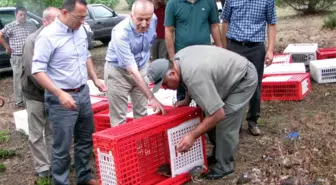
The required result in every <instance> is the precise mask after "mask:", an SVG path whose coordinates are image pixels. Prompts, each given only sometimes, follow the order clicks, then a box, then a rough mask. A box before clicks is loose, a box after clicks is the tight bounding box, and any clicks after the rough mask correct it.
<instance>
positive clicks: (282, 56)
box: [272, 53, 292, 64]
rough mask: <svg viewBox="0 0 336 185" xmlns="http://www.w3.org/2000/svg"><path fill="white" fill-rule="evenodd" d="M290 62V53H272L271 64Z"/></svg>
mask: <svg viewBox="0 0 336 185" xmlns="http://www.w3.org/2000/svg"><path fill="white" fill-rule="evenodd" d="M287 63H292V55H291V54H290V53H278V54H274V57H273V61H272V64H287Z"/></svg>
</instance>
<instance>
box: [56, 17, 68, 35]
mask: <svg viewBox="0 0 336 185" xmlns="http://www.w3.org/2000/svg"><path fill="white" fill-rule="evenodd" d="M58 17H59V16H57V17H56V18H55V21H54V22H55V23H56V24H58V25H59V27H60V28H61V29H62V31H64V32H65V33H71V32H72V31H73V30H72V29H71V28H69V27H68V26H67V25H65V24H64V23H62V22H61V21H60V20H59V19H58Z"/></svg>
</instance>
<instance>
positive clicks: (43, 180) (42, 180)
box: [36, 177, 51, 185]
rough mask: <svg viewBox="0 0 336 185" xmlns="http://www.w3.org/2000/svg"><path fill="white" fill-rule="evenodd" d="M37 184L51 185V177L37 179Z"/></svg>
mask: <svg viewBox="0 0 336 185" xmlns="http://www.w3.org/2000/svg"><path fill="white" fill-rule="evenodd" d="M36 185H51V178H49V177H42V178H39V179H38V180H37V181H36Z"/></svg>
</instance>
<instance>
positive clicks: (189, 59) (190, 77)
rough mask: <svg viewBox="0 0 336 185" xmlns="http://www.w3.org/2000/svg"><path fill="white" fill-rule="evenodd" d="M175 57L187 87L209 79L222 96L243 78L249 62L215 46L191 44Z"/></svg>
mask: <svg viewBox="0 0 336 185" xmlns="http://www.w3.org/2000/svg"><path fill="white" fill-rule="evenodd" d="M175 58H179V60H180V61H179V62H178V63H179V65H180V67H181V76H182V79H183V81H184V83H185V85H186V86H187V87H188V86H192V85H193V84H197V82H198V81H203V80H204V79H207V80H209V83H211V82H213V83H214V85H215V86H216V89H217V91H218V94H219V95H220V96H221V98H225V97H226V96H227V95H228V93H229V92H230V90H231V88H232V87H234V86H235V85H236V84H237V83H238V82H239V81H240V80H241V79H242V78H243V76H244V75H245V74H246V71H247V66H248V63H249V61H248V60H247V59H246V58H244V57H242V56H240V55H238V54H236V53H233V52H231V51H228V50H225V49H222V48H219V47H215V46H200V45H195V46H189V47H186V48H184V49H182V50H180V51H179V52H178V53H177V54H176V56H175ZM199 85H201V84H199Z"/></svg>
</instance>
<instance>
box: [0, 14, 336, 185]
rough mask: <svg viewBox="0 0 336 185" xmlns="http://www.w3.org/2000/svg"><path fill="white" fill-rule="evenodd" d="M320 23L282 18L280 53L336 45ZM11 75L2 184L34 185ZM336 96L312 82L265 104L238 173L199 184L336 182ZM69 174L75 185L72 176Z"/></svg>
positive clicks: (99, 56)
mask: <svg viewBox="0 0 336 185" xmlns="http://www.w3.org/2000/svg"><path fill="white" fill-rule="evenodd" d="M322 20H323V16H306V17H299V16H293V15H290V16H281V17H279V22H278V26H277V41H276V51H277V52H281V51H283V49H284V48H285V47H286V46H287V44H289V43H296V42H317V43H318V44H319V47H334V46H335V45H336V43H335V41H336V38H335V31H333V30H321V26H322ZM105 54H106V47H104V46H99V47H96V48H95V49H93V51H92V56H93V59H94V60H95V67H96V70H97V72H98V75H99V77H100V78H102V77H103V65H104V57H105ZM10 75H11V74H3V75H2V76H1V77H0V84H1V85H0V96H3V97H4V98H5V100H6V104H5V106H4V107H2V108H0V130H8V131H9V132H10V136H9V141H8V142H5V143H1V144H0V149H13V150H15V151H16V153H17V154H18V155H17V156H15V157H11V158H8V159H0V162H2V163H4V164H5V166H6V171H5V172H3V173H0V184H1V185H30V184H34V181H35V176H34V170H33V163H32V158H31V153H30V151H29V148H28V143H27V136H24V135H23V134H20V133H19V132H16V131H15V125H14V119H13V116H12V113H13V112H14V111H16V110H17V109H16V108H15V107H14V99H13V93H12V92H13V90H12V78H11V77H10ZM335 97H336V85H335V84H326V85H319V84H316V83H313V86H312V91H311V92H310V93H309V94H308V96H307V97H306V98H305V99H304V100H302V101H297V102H280V101H272V102H263V103H262V117H261V120H260V128H261V129H262V131H263V135H262V136H260V137H253V136H250V135H248V134H247V133H246V124H245V127H244V128H245V129H244V130H243V133H242V134H241V136H240V143H239V148H238V151H237V153H236V158H235V161H236V163H235V165H236V168H235V173H234V174H232V175H230V176H228V177H226V178H225V179H221V180H216V181H203V182H201V183H200V184H212V185H231V184H236V181H237V179H238V178H239V176H240V175H241V174H242V173H247V174H248V175H249V176H250V177H251V178H252V181H251V182H250V183H249V184H260V185H273V184H274V185H276V184H280V183H281V182H282V181H283V179H286V178H288V177H292V178H293V179H294V180H296V181H297V184H300V185H306V184H308V183H312V182H314V181H316V180H317V181H318V182H319V183H320V184H326V185H327V184H336V182H335V181H334V179H335V178H336V167H335V166H336V156H335V155H336V154H335V149H336V140H335V137H336V132H335V129H336V127H335V122H336V121H335V120H336V114H335V109H336V105H335ZM291 132H298V133H299V138H298V139H295V140H289V139H286V137H287V135H288V134H289V133H291ZM93 166H94V165H93ZM71 174H72V175H71V181H72V182H73V183H74V176H73V172H72V173H71ZM188 184H191V183H188Z"/></svg>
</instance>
